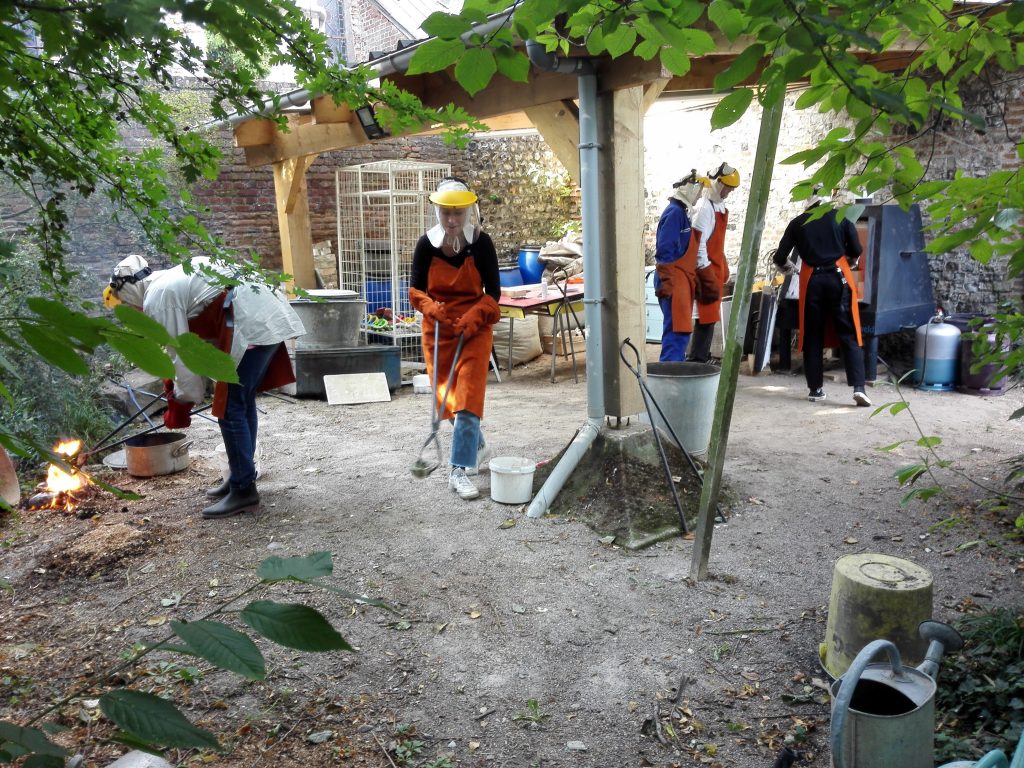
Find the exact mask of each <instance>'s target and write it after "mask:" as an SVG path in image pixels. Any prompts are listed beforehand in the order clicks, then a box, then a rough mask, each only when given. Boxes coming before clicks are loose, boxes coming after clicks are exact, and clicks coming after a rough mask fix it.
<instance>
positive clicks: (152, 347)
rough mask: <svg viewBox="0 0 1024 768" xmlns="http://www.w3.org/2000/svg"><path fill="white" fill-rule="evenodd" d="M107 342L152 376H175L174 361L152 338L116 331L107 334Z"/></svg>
mask: <svg viewBox="0 0 1024 768" xmlns="http://www.w3.org/2000/svg"><path fill="white" fill-rule="evenodd" d="M107 343H108V344H109V345H110V346H111V347H113V348H114V349H116V350H117V351H118V352H120V353H121V354H122V355H124V356H125V358H127V360H128V361H129V362H130V363H132V364H133V365H135V366H137V367H139V368H141V369H142V370H144V371H145V372H146V373H148V374H150V375H151V376H156V377H158V378H161V379H173V378H174V363H173V362H171V358H169V357H168V356H167V353H166V352H164V350H163V348H162V347H160V345H159V344H156V343H155V342H153V341H151V340H150V339H144V338H140V337H139V336H133V335H132V334H128V333H121V332H119V331H116V330H115V331H114V332H112V333H108V334H107Z"/></svg>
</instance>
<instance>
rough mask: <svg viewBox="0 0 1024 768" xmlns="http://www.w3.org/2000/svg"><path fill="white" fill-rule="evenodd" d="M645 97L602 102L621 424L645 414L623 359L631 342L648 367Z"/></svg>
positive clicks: (608, 354) (608, 364)
mask: <svg viewBox="0 0 1024 768" xmlns="http://www.w3.org/2000/svg"><path fill="white" fill-rule="evenodd" d="M643 96H644V92H643V88H641V87H639V86H637V87H633V88H624V89H622V90H620V91H613V92H612V93H603V94H601V95H599V96H598V102H599V105H600V106H599V110H600V112H599V125H600V126H601V131H600V135H601V141H602V142H605V144H604V146H603V147H602V151H601V160H600V162H601V169H600V172H601V212H600V217H601V222H602V224H601V226H602V233H601V289H602V290H603V292H604V297H603V298H604V305H603V307H602V309H601V320H602V331H601V332H602V338H603V339H604V345H603V349H602V353H603V360H602V366H603V369H604V412H605V415H606V416H609V417H613V418H617V419H620V418H626V417H628V416H634V415H636V414H638V413H640V412H641V411H642V410H643V409H644V401H643V399H642V396H641V394H640V386H639V385H638V384H637V381H636V377H635V376H633V374H632V373H630V371H629V369H628V368H626V366H625V364H624V363H623V362H622V360H621V359H620V358H619V344H621V343H622V340H623V339H625V338H627V337H628V338H630V339H632V340H633V343H634V344H636V348H637V349H638V350H639V351H640V370H641V371H644V370H645V369H646V367H647V356H646V353H645V348H646V344H645V337H646V335H647V328H646V325H647V315H646V306H645V304H644V301H645V297H644V266H643V265H644V251H643V234H644V221H643V210H644V149H643V143H644V141H643V139H644V132H643V126H644V122H643V111H642V110H641V104H642V102H643ZM583 279H584V281H585V280H586V275H584V277H583Z"/></svg>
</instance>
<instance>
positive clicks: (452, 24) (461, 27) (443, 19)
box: [420, 11, 472, 40]
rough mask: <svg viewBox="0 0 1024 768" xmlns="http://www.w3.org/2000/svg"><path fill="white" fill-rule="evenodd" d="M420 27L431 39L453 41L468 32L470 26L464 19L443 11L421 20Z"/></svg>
mask: <svg viewBox="0 0 1024 768" xmlns="http://www.w3.org/2000/svg"><path fill="white" fill-rule="evenodd" d="M420 27H421V28H422V29H423V31H424V32H426V33H427V34H428V35H429V36H431V37H441V38H444V39H445V40H454V39H456V38H458V37H460V36H461V35H463V34H465V33H466V32H469V30H470V29H471V28H472V25H471V24H470V23H469V22H468V21H467V20H466V19H463V18H461V17H459V16H453V15H451V14H450V13H444V12H443V11H435V12H434V13H432V14H430V15H429V16H427V18H426V19H424V20H423V23H422V24H420Z"/></svg>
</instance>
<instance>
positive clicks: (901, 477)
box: [895, 464, 928, 485]
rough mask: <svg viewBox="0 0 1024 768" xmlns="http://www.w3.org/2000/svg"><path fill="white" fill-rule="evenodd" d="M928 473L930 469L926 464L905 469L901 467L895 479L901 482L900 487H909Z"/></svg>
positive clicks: (911, 465) (912, 465) (910, 465)
mask: <svg viewBox="0 0 1024 768" xmlns="http://www.w3.org/2000/svg"><path fill="white" fill-rule="evenodd" d="M927 471H928V467H926V466H925V465H924V464H908V465H907V466H905V467H900V468H899V469H898V470H896V474H895V477H896V479H897V480H898V481H899V484H900V485H909V484H912V483H914V481H916V480H917V479H918V478H919V477H921V475H923V474H924V473H925V472H927Z"/></svg>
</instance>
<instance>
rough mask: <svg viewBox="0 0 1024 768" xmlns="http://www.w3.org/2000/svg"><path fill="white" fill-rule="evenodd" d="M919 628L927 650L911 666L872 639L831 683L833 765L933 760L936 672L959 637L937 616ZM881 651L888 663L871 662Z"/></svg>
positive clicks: (918, 766) (851, 767)
mask: <svg viewBox="0 0 1024 768" xmlns="http://www.w3.org/2000/svg"><path fill="white" fill-rule="evenodd" d="M918 631H919V632H920V634H921V637H923V638H924V639H925V640H926V641H927V642H928V651H927V654H926V655H925V659H924V661H923V662H921V664H920V665H918V666H917V667H916V668H912V667H905V666H903V665H902V663H901V662H900V652H899V649H897V648H896V646H895V645H893V644H892V643H891V642H890V641H888V640H873V641H871V642H870V643H868V644H867V645H866V646H864V648H863V649H862V650H861V652H860V653H858V654H857V657H856V658H855V659H854V660H853V663H852V664H851V665H850V668H849V669H848V670H847V671H846V673H845V674H844V675H843V676H842V677H840V678H839V679H838V680H836V681H835V682H834V683H833V684H832V697H833V704H832V737H831V747H832V765H833V768H877V766H900V768H933V766H934V765H935V759H934V753H935V742H934V731H935V677H936V675H937V674H938V671H939V662H940V661H941V660H942V656H943V654H944V653H945V652H946V651H958V650H960V648H962V647H963V639H962V638H961V637H960V635H959V633H958V632H957V631H956V630H955V629H953V628H952V627H951V626H949V625H948V624H943V623H942V622H938V621H924V622H921V625H920V626H919V627H918ZM883 651H884V652H885V653H887V654H888V657H889V662H888V664H885V663H881V664H871V663H870V662H871V660H872V659H873V658H874V657H875V656H877V655H879V654H880V653H882V652H883ZM1014 768H1018V767H1017V766H1015V767H1014ZM1021 768H1024V766H1022V767H1021Z"/></svg>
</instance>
